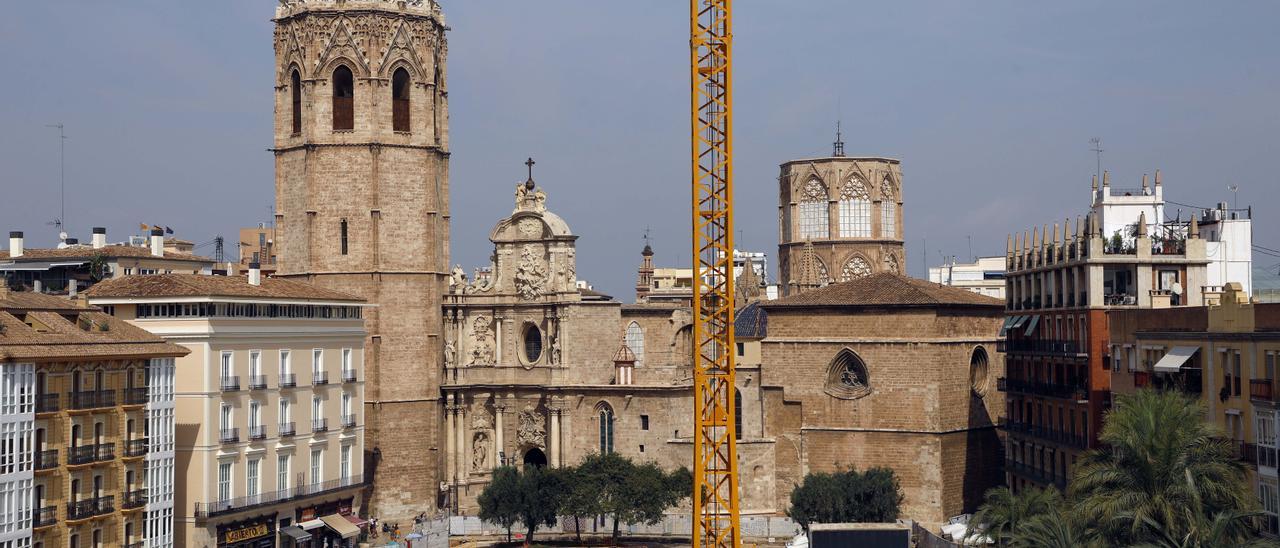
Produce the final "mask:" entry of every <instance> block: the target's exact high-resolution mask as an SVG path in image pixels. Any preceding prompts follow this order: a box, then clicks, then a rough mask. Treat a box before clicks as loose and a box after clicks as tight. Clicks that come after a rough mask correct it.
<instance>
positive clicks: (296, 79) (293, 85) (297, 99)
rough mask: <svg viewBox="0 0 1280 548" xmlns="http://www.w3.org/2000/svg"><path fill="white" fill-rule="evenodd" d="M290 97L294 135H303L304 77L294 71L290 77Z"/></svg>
mask: <svg viewBox="0 0 1280 548" xmlns="http://www.w3.org/2000/svg"><path fill="white" fill-rule="evenodd" d="M289 95H290V96H291V97H290V99H291V102H292V103H293V134H294V135H297V134H299V133H302V76H300V75H299V74H298V70H297V69H294V70H293V71H292V74H290V75H289Z"/></svg>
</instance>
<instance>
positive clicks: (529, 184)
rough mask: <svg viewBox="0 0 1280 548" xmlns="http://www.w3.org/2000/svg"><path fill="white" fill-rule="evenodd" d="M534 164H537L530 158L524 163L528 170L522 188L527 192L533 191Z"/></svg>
mask: <svg viewBox="0 0 1280 548" xmlns="http://www.w3.org/2000/svg"><path fill="white" fill-rule="evenodd" d="M536 163H538V162H535V161H533V157H532V156H530V157H529V159H528V160H525V161H524V165H525V167H527V168H529V178H528V179H526V180H525V182H524V187H525V188H527V189H529V190H533V165H534V164H536Z"/></svg>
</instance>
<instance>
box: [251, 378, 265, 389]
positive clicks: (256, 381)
mask: <svg viewBox="0 0 1280 548" xmlns="http://www.w3.org/2000/svg"><path fill="white" fill-rule="evenodd" d="M266 388H267V376H266V375H250V376H249V390H266Z"/></svg>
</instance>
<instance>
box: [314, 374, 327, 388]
mask: <svg viewBox="0 0 1280 548" xmlns="http://www.w3.org/2000/svg"><path fill="white" fill-rule="evenodd" d="M311 384H313V385H316V386H321V385H325V384H329V372H328V371H316V372H314V373H312V374H311Z"/></svg>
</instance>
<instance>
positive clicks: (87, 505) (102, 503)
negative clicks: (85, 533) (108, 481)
mask: <svg viewBox="0 0 1280 548" xmlns="http://www.w3.org/2000/svg"><path fill="white" fill-rule="evenodd" d="M115 500H116V498H115V497H114V496H110V495H108V496H105V497H97V498H92V499H89V500H82V501H80V502H72V503H70V504H67V519H69V520H77V519H88V518H91V517H94V516H101V515H103V514H110V513H112V512H114V511H116V508H115V505H116V502H115Z"/></svg>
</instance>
